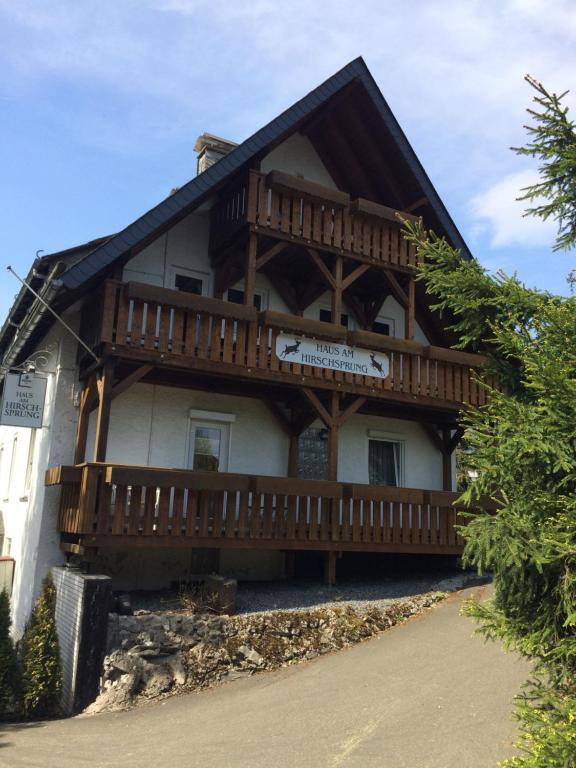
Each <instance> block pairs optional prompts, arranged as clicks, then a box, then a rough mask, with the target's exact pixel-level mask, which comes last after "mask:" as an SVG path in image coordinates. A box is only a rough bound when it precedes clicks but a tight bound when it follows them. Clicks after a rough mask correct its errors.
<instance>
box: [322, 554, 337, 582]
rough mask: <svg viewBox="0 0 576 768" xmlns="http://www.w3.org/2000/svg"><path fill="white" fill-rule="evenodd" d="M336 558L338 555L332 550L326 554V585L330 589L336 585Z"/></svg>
mask: <svg viewBox="0 0 576 768" xmlns="http://www.w3.org/2000/svg"><path fill="white" fill-rule="evenodd" d="M336 557H337V553H336V552H333V551H332V550H330V552H325V553H324V583H325V584H327V585H328V586H329V587H333V586H334V584H336Z"/></svg>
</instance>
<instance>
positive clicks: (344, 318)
mask: <svg viewBox="0 0 576 768" xmlns="http://www.w3.org/2000/svg"><path fill="white" fill-rule="evenodd" d="M318 320H321V321H322V322H323V323H331V322H332V308H331V307H328V306H325V307H320V309H319V310H318ZM340 325H343V326H344V327H345V328H351V323H350V315H349V314H348V312H342V313H341V314H340Z"/></svg>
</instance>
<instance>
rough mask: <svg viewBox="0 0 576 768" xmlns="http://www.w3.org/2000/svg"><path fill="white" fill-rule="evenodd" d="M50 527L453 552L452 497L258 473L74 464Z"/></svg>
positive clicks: (55, 474) (146, 541)
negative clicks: (52, 525) (54, 523)
mask: <svg viewBox="0 0 576 768" xmlns="http://www.w3.org/2000/svg"><path fill="white" fill-rule="evenodd" d="M46 484H47V485H62V486H63V490H62V497H61V505H60V515H59V521H58V526H59V530H60V532H61V533H62V534H65V535H66V538H67V539H68V540H70V538H71V537H73V538H74V537H75V538H76V540H77V541H78V542H79V543H81V544H83V545H84V546H94V547H96V546H106V545H116V546H118V545H120V544H122V545H125V546H131V545H134V546H142V545H150V546H181V545H182V546H183V545H186V546H199V547H202V546H207V547H217V548H219V547H254V548H257V547H260V548H264V549H318V550H322V549H332V550H357V551H362V550H365V551H397V552H427V553H438V554H450V553H452V554H457V553H459V552H461V550H462V544H463V542H462V538H461V536H460V534H459V533H458V530H457V528H456V527H455V526H456V525H457V524H458V523H462V522H463V518H461V517H460V515H459V512H458V511H457V509H456V508H455V507H454V506H453V503H454V502H455V501H456V499H457V498H458V494H455V493H447V492H442V491H426V490H419V489H412V488H392V487H386V486H370V485H353V484H346V483H337V482H328V481H310V480H299V479H292V478H281V477H265V476H257V475H234V474H228V473H210V472H195V471H187V470H168V469H157V468H151V467H136V466H120V465H115V464H82V465H78V466H76V467H55V468H52V469H50V470H48V472H47V475H46Z"/></svg>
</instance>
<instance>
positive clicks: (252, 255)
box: [244, 232, 258, 307]
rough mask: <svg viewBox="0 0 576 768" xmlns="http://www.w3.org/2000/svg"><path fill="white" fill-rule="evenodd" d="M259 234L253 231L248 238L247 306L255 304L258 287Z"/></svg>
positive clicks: (246, 266)
mask: <svg viewBox="0 0 576 768" xmlns="http://www.w3.org/2000/svg"><path fill="white" fill-rule="evenodd" d="M257 246H258V235H257V234H256V233H255V232H251V233H250V235H249V238H248V249H247V251H246V265H245V270H244V273H245V274H244V304H245V305H246V306H247V307H252V306H254V291H255V289H256V249H257Z"/></svg>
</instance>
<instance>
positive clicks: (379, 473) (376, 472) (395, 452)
mask: <svg viewBox="0 0 576 768" xmlns="http://www.w3.org/2000/svg"><path fill="white" fill-rule="evenodd" d="M368 482H369V483H370V485H392V486H396V487H401V486H403V485H404V441H403V440H398V439H395V438H394V437H393V436H389V435H386V434H384V433H379V432H376V431H372V430H369V432H368Z"/></svg>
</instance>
